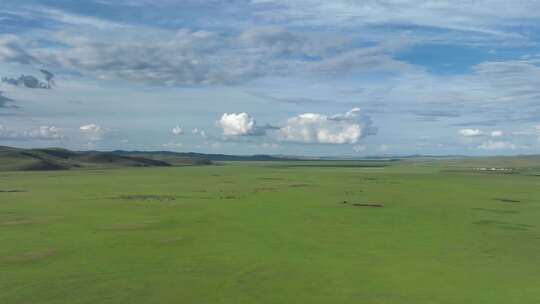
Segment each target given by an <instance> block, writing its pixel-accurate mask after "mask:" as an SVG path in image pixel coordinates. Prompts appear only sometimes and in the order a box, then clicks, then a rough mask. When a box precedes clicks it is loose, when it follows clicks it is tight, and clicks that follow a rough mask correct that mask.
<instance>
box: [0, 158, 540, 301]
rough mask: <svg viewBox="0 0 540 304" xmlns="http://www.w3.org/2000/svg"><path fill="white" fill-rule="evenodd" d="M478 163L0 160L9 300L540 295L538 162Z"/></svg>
mask: <svg viewBox="0 0 540 304" xmlns="http://www.w3.org/2000/svg"><path fill="white" fill-rule="evenodd" d="M496 161H497V163H496V164H495V165H498V166H504V164H505V163H507V162H508V160H505V159H502V160H496ZM511 163H512V164H515V163H516V162H515V161H513V162H511ZM373 164H375V163H373ZM463 164H466V165H463ZM478 164H480V166H481V165H483V163H482V160H478V161H476V162H475V160H469V161H468V162H466V163H463V162H459V161H455V160H454V161H446V162H444V161H400V162H388V163H384V162H383V165H388V166H381V165H380V163H376V165H375V166H371V165H370V163H369V162H265V163H263V162H261V163H256V162H239V163H224V164H221V165H214V166H193V167H161V168H124V169H110V170H70V171H54V172H0V303H8V304H12V303H14V304H19V303H21V304H22V303H43V304H53V303H54V304H60V303H70V304H74V303H92V304H93V303H131V304H135V303H145V304H148V303H194V304H195V303H197V304H199V303H234V304H240V303H370V304H375V303H396V304H398V303H399V304H401V303H414V304H422V303H426V304H427V303H430V304H431V303H440V304H444V303H449V304H450V303H452V304H454V303H456V304H457V303H475V304H479V303H489V304H496V303H504V304H511V303H516V304H527V303H539V301H540V288H539V286H540V258H539V256H540V255H539V254H540V221H539V220H540V177H539V176H538V175H537V174H538V172H540V170H537V168H534V165H535V164H536V165H538V162H536V161H523V162H519V164H520V165H521V164H522V166H521V168H517V169H515V170H513V171H511V172H483V171H478V170H477V169H473V168H475V167H477V166H479V165H478ZM489 165H493V164H489ZM371 205H382V207H376V206H371Z"/></svg>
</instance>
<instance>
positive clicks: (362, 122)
mask: <svg viewBox="0 0 540 304" xmlns="http://www.w3.org/2000/svg"><path fill="white" fill-rule="evenodd" d="M370 125H371V121H370V120H369V118H368V117H362V116H360V115H359V109H358V108H355V109H352V110H351V111H349V112H347V113H345V114H341V115H333V116H326V115H323V114H317V113H304V114H300V115H298V116H295V117H292V118H289V119H288V120H287V122H286V124H285V126H283V127H281V128H279V130H277V131H276V136H277V138H278V140H281V141H290V142H301V143H320V144H355V143H357V142H358V141H359V140H360V139H361V138H362V137H364V136H366V135H369V134H370V132H372V130H371V129H370Z"/></svg>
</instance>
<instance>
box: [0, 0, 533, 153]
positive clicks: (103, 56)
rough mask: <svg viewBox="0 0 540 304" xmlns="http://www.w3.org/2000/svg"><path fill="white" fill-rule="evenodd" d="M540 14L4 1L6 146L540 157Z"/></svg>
mask: <svg viewBox="0 0 540 304" xmlns="http://www.w3.org/2000/svg"><path fill="white" fill-rule="evenodd" d="M539 43H540V1H535V0H515V1H505V0H504V1H503V0H475V1H473V0H453V1H444V0H441V1H423V0H333V1H326V0H176V1H175V0H115V1H112V0H111V1H108V0H85V1H81V0H40V1H38V0H2V1H0V78H1V81H0V92H1V93H0V145H6V146H16V147H26V148H36V147H64V148H69V149H75V150H90V149H91V150H116V149H122V150H169V151H178V152H188V151H194V152H203V153H227V154H285V155H306V156H347V157H351V156H352V157H363V156H374V155H412V154H424V155H516V154H540V44H539Z"/></svg>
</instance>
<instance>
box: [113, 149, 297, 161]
mask: <svg viewBox="0 0 540 304" xmlns="http://www.w3.org/2000/svg"><path fill="white" fill-rule="evenodd" d="M112 153H115V154H118V155H126V156H139V157H147V158H152V159H161V160H166V159H169V158H171V157H173V158H175V159H183V158H185V159H193V160H209V161H280V160H288V158H286V157H277V156H270V155H248V156H241V155H226V154H204V153H194V152H184V153H182V152H170V151H153V152H143V151H122V150H116V151H112Z"/></svg>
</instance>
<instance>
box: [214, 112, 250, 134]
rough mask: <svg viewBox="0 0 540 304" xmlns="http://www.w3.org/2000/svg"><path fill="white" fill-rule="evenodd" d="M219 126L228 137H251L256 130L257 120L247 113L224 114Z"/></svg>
mask: <svg viewBox="0 0 540 304" xmlns="http://www.w3.org/2000/svg"><path fill="white" fill-rule="evenodd" d="M217 125H218V126H219V127H220V128H221V129H222V130H223V135H226V136H241V135H249V134H252V133H254V132H255V130H256V122H255V120H254V119H253V117H251V116H249V114H247V113H231V114H228V113H224V114H223V116H221V119H220V120H219V121H218V122H217Z"/></svg>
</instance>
